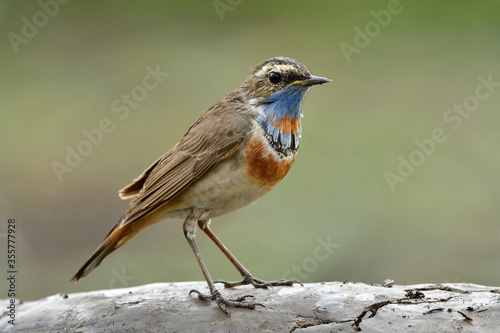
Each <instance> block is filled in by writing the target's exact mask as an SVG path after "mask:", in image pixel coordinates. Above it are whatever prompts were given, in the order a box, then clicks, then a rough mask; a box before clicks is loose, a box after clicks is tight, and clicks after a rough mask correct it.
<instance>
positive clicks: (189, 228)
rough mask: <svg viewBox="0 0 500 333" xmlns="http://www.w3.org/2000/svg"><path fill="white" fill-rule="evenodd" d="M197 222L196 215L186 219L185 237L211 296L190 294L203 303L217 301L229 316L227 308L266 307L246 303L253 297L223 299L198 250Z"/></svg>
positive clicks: (196, 291)
mask: <svg viewBox="0 0 500 333" xmlns="http://www.w3.org/2000/svg"><path fill="white" fill-rule="evenodd" d="M196 221H197V219H196V218H195V213H194V212H191V213H190V214H189V216H188V217H187V218H186V220H185V221H184V224H183V226H182V227H183V230H184V236H185V237H186V239H187V241H188V243H189V245H190V246H191V249H192V250H193V253H194V256H195V257H196V261H198V265H199V266H200V268H201V271H202V273H203V276H204V277H205V280H206V281H207V283H208V288H209V289H210V295H205V294H203V293H201V292H199V291H198V290H191V291H190V292H189V294H191V293H196V294H198V298H199V299H201V300H203V301H215V302H216V303H217V306H218V307H219V308H220V309H221V310H222V311H223V312H224V313H225V314H226V315H228V316H229V311H228V310H227V307H235V308H247V309H255V307H256V306H258V305H260V306H264V305H262V304H260V303H244V301H245V299H246V298H250V297H253V296H251V295H245V296H242V297H239V298H237V299H234V300H233V299H226V298H224V297H222V295H221V293H220V292H219V291H218V290H217V289H216V288H215V284H214V282H213V280H212V277H211V276H210V273H209V272H208V269H207V266H206V265H205V263H204V262H203V258H202V257H201V253H200V250H199V249H198V245H197V244H196V241H195V237H196Z"/></svg>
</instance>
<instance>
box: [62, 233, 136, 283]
mask: <svg viewBox="0 0 500 333" xmlns="http://www.w3.org/2000/svg"><path fill="white" fill-rule="evenodd" d="M131 231H132V230H131V228H128V227H127V226H123V227H120V226H119V224H118V225H116V226H115V227H114V228H113V229H112V230H111V231H110V233H109V234H108V235H107V236H106V238H105V239H104V241H103V242H102V243H101V245H99V247H98V248H97V250H96V251H95V252H94V254H93V255H92V256H91V257H90V258H89V259H88V260H87V261H86V262H85V264H83V266H82V267H81V268H80V269H79V270H78V272H76V274H75V276H73V278H72V279H71V281H70V282H77V281H78V280H80V279H81V278H83V277H85V276H87V275H88V274H89V273H90V272H92V270H94V268H96V267H97V266H99V264H100V263H101V262H102V261H103V259H104V258H106V257H107V256H108V254H110V253H111V252H113V251H114V250H116V249H117V248H119V247H120V246H122V245H123V244H125V243H126V242H127V241H128V240H129V239H130V238H132V237H133V236H134V235H135V233H136V232H131Z"/></svg>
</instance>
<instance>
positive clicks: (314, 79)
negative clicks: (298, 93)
mask: <svg viewBox="0 0 500 333" xmlns="http://www.w3.org/2000/svg"><path fill="white" fill-rule="evenodd" d="M327 82H332V80H330V79H327V78H326V77H321V76H315V75H311V76H310V77H308V78H306V79H304V80H298V81H295V82H293V83H292V84H300V85H302V86H306V87H309V86H314V85H316V84H323V83H327Z"/></svg>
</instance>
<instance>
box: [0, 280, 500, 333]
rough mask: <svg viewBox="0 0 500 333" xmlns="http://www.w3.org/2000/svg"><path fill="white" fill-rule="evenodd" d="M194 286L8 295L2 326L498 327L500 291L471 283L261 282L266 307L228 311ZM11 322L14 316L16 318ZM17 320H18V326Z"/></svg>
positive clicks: (229, 292)
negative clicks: (15, 299)
mask: <svg viewBox="0 0 500 333" xmlns="http://www.w3.org/2000/svg"><path fill="white" fill-rule="evenodd" d="M191 289H198V290H200V291H206V283H204V282H182V283H158V284H150V285H145V286H139V287H132V288H123V289H112V290H100V291H92V292H83V293H75V294H67V295H66V294H64V295H62V294H58V295H54V296H50V297H47V298H44V299H41V300H38V301H30V302H20V304H19V303H16V308H15V319H14V321H12V320H13V316H12V315H11V314H12V312H11V311H10V310H9V309H8V307H9V305H10V304H11V303H10V300H0V306H1V308H2V313H3V314H2V316H1V317H0V331H1V332H30V333H31V332H296V333H299V332H300V333H305V332H353V331H362V332H398V331H399V332H403V331H404V332H456V331H460V332H498V331H500V290H499V289H497V288H494V287H486V286H480V285H475V284H467V283H453V284H451V283H447V284H437V285H430V284H420V285H409V286H401V285H394V286H389V287H384V286H381V285H367V284H363V283H351V282H345V283H342V282H327V283H311V284H305V285H304V286H300V285H298V286H293V287H274V288H270V289H267V290H266V289H254V288H253V287H249V286H245V287H239V288H234V289H224V288H221V292H222V293H223V295H224V296H226V297H229V298H238V297H240V296H243V295H246V294H252V295H254V296H255V301H256V302H260V303H263V304H264V305H265V308H264V307H257V308H256V309H255V310H248V309H236V308H230V313H231V316H230V317H228V316H226V315H225V314H224V313H223V312H222V311H220V310H219V309H218V308H217V306H216V305H215V304H213V303H212V302H205V301H201V300H199V299H198V298H197V297H195V296H194V295H193V294H192V295H191V296H190V295H189V291H190V290H191ZM9 321H10V323H9ZM12 323H15V325H13V324H12Z"/></svg>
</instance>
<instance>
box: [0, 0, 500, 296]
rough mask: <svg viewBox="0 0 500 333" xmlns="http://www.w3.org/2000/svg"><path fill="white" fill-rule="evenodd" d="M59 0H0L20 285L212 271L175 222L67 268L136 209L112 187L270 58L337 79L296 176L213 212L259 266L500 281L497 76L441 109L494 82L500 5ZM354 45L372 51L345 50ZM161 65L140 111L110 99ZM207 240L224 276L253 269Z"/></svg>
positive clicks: (314, 116)
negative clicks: (249, 200) (86, 266)
mask: <svg viewBox="0 0 500 333" xmlns="http://www.w3.org/2000/svg"><path fill="white" fill-rule="evenodd" d="M42 3H43V1H42ZM45 3H47V4H48V5H47V6H46V8H45V9H44V8H43V6H41V5H40V4H39V3H38V2H37V1H22V2H21V1H2V2H0V21H1V23H0V35H1V36H2V38H1V41H0V112H1V121H0V167H1V172H0V221H1V224H0V254H1V263H2V265H1V266H2V270H4V271H6V270H7V269H6V266H5V263H6V238H5V237H6V234H5V233H6V230H7V219H8V218H9V217H14V218H15V219H16V221H17V234H16V237H17V239H16V241H17V244H16V246H17V254H18V257H17V265H18V269H19V274H18V286H17V289H18V290H17V291H18V297H20V298H23V299H28V300H31V299H37V298H41V297H44V296H48V295H51V294H54V293H57V292H77V291H86V290H95V289H106V288H119V287H129V286H134V285H141V284H147V283H153V282H166V281H191V280H202V279H203V276H202V274H201V272H200V270H199V268H198V265H197V263H196V261H195V259H194V257H193V255H192V253H191V250H190V248H189V246H188V244H187V242H186V241H185V239H184V236H183V233H182V228H181V224H182V221H178V220H172V221H169V222H167V223H161V224H158V225H155V226H152V227H150V228H149V229H147V230H145V231H143V232H142V233H141V234H139V235H138V236H137V237H136V238H134V239H133V240H132V241H130V242H129V243H127V244H126V245H125V246H123V247H122V248H121V249H120V250H119V251H117V252H115V253H113V254H112V255H111V256H109V257H108V258H107V259H106V260H105V261H104V262H103V263H102V264H101V266H100V267H99V268H98V269H96V270H95V271H94V272H93V273H92V274H91V275H90V276H88V277H87V278H85V279H84V280H82V281H81V282H79V283H78V284H76V285H70V284H68V281H69V279H70V278H71V277H72V275H73V274H74V273H75V271H76V270H77V269H78V268H79V267H80V265H81V264H83V262H84V261H85V260H86V259H87V258H88V257H89V256H90V254H91V253H92V252H93V251H94V249H95V248H96V247H97V245H98V244H99V243H100V242H101V240H102V239H103V238H104V236H105V235H106V234H107V232H108V231H109V230H110V229H111V228H112V226H113V225H114V224H115V223H116V221H117V220H118V219H119V217H120V216H121V214H122V213H123V212H124V211H125V209H126V207H127V206H128V204H127V202H126V201H122V200H120V199H119V198H118V196H117V190H118V189H120V188H121V187H123V186H124V185H127V184H128V183H129V182H130V181H131V180H132V179H133V178H135V177H136V176H137V175H139V174H140V173H141V172H142V171H143V169H145V168H146V167H147V166H149V164H150V163H151V162H153V161H154V160H155V159H156V158H157V157H158V156H160V155H161V154H163V153H164V152H165V151H167V150H168V149H169V148H170V147H172V146H173V145H174V144H175V143H176V142H177V140H178V139H179V138H180V137H181V136H182V135H183V134H184V133H185V131H186V130H187V128H188V127H189V126H190V125H191V124H192V123H193V122H194V121H195V120H196V119H197V118H198V117H199V116H200V115H201V114H202V113H203V112H204V111H206V110H207V109H208V108H209V107H210V106H211V105H213V104H214V103H216V102H217V101H218V100H219V99H220V98H222V97H223V96H225V95H226V94H227V93H229V92H230V91H232V90H233V89H235V88H236V87H237V86H238V85H239V84H240V83H241V82H243V80H244V79H245V78H246V77H247V75H248V74H249V73H250V70H251V68H252V67H253V66H255V65H256V64H258V63H259V62H260V61H261V60H263V59H266V58H269V57H272V56H290V57H294V58H296V59H298V60H299V61H300V62H302V63H304V64H305V65H306V66H308V67H309V69H310V70H311V71H312V72H313V73H314V74H316V75H321V76H327V77H329V78H331V79H332V80H333V82H332V83H330V84H328V85H324V86H320V87H315V88H313V89H312V90H311V91H310V92H309V94H308V96H307V98H306V100H305V102H304V103H303V111H304V115H305V117H304V120H303V125H302V126H303V136H302V141H301V147H300V152H299V156H298V158H297V160H296V163H295V165H294V167H293V168H292V170H291V172H290V173H289V174H288V176H287V177H286V178H285V180H284V181H283V182H282V183H281V184H280V185H279V186H277V187H276V188H275V189H274V190H273V191H271V192H270V193H269V194H268V195H267V196H265V197H264V198H262V199H261V200H259V201H258V202H257V203H256V204H253V205H251V206H249V207H247V208H245V209H241V210H240V211H237V212H234V213H232V214H229V215H226V216H223V217H220V218H217V219H216V220H215V221H214V222H213V229H214V231H215V232H216V233H217V234H218V235H219V237H220V238H221V239H222V240H223V241H224V242H225V244H226V245H227V246H228V247H229V249H231V250H232V252H233V253H234V254H235V255H236V256H237V257H238V258H239V259H240V260H241V261H242V262H243V263H244V264H245V266H247V267H248V268H249V269H250V270H251V272H252V273H253V274H254V275H255V276H257V277H260V278H262V279H267V280H271V279H278V278H282V277H285V276H286V277H298V278H300V279H301V280H302V281H303V282H316V281H344V280H347V281H359V282H365V283H382V282H383V280H384V279H387V278H390V279H394V280H395V281H396V283H399V284H412V283H427V282H429V283H440V282H473V283H478V284H486V285H500V262H499V261H500V223H499V215H500V202H499V191H500V172H499V170H500V131H499V129H500V112H499V105H500V87H499V86H498V83H497V85H496V86H495V85H493V86H492V87H490V88H491V90H492V91H491V92H490V94H489V96H488V97H487V98H483V100H480V101H479V105H476V106H475V107H474V108H475V111H473V112H470V113H467V114H468V116H467V117H462V116H459V117H460V119H461V124H460V126H458V128H453V127H452V125H453V124H456V123H455V121H458V120H455V121H454V122H446V121H445V119H444V118H443V117H444V116H445V115H446V114H448V113H447V112H453V111H447V110H449V109H452V108H453V107H454V105H460V104H463V103H464V101H467V102H468V103H473V102H474V96H475V93H476V89H480V92H482V93H483V94H486V93H488V92H489V91H488V90H487V89H485V88H484V87H482V88H481V87H480V88H478V86H479V85H480V84H481V81H480V79H479V77H483V78H484V79H488V77H489V76H491V80H492V81H495V82H500V57H499V55H500V35H499V31H500V21H499V20H498V14H499V13H500V1H483V2H480V3H478V2H476V3H474V4H472V3H471V2H469V1H440V2H437V3H436V2H432V3H431V2H427V1H404V0H401V1H400V2H399V4H397V3H395V2H388V1H369V2H368V1H365V2H363V3H362V2H360V1H356V2H354V1H322V2H321V1H318V2H305V1H232V2H230V1H229V0H220V1H198V2H180V1H179V2H175V3H174V2H152V1H151V2H148V1H146V2H138V1H137V2H124V1H117V0H116V1H86V2H83V1H71V2H69V3H67V4H59V3H58V2H55V0H52V1H50V0H46V1H45ZM391 3H392V4H391ZM54 4H58V5H57V7H56V6H55V5H54ZM47 8H48V9H47ZM390 9H392V10H393V11H398V12H397V13H393V14H390V22H389V21H388V20H389V19H388V17H387V16H384V15H383V14H380V13H384V12H381V11H385V12H386V13H387V12H389V10H390ZM372 11H373V12H374V13H376V14H375V16H377V15H378V16H379V17H380V15H382V17H383V19H384V20H385V21H383V23H384V24H383V25H385V26H383V25H382V24H381V23H377V21H376V19H375V16H374V14H373V13H372ZM40 12H41V13H40ZM44 13H45V14H44ZM377 13H378V14H377ZM389 13H390V12H389ZM45 19H46V20H45ZM379 19H380V18H379ZM26 22H28V23H26ZM35 23H36V24H37V25H38V26H39V27H37V26H34V27H35V29H33V27H31V29H30V27H29V25H30V24H35ZM377 27H378V28H377ZM366 28H368V29H371V30H369V31H368V33H369V35H371V37H370V36H368V39H367V38H363V37H360V36H359V30H361V31H365V29H366ZM358 29H359V30H358ZM365 33H366V32H365ZM357 35H358V37H356V36H357ZM356 43H357V44H356ZM347 44H349V45H351V47H356V45H358V46H360V47H358V48H357V50H356V51H355V52H353V53H351V54H349V55H347V56H346V52H343V49H342V47H344V48H345V47H347V46H346V45H347ZM361 46H362V47H361ZM351 50H352V49H351ZM148 66H149V67H150V68H153V69H154V68H156V67H157V66H158V68H159V69H160V70H161V71H162V72H166V73H168V76H167V77H165V78H164V80H163V81H162V82H161V83H160V84H159V85H158V86H157V87H156V89H153V90H151V91H148V92H147V96H145V97H144V98H143V100H141V101H140V102H138V103H137V105H136V106H134V108H129V111H130V112H129V113H128V115H127V116H124V113H122V112H119V113H116V112H114V111H113V108H112V103H113V102H114V101H115V100H117V99H118V100H120V99H121V96H122V95H123V94H128V95H130V94H131V92H132V91H133V89H136V91H138V90H137V89H140V88H136V87H137V86H141V85H142V82H143V79H144V77H145V76H146V75H147V74H148V71H147V69H146V68H147V67H148ZM120 105H121V106H123V105H124V104H120ZM451 115H453V116H454V117H458V114H457V113H450V114H448V116H451ZM120 116H122V118H123V119H121V118H120ZM106 118H108V119H109V120H110V121H111V123H112V126H113V130H112V131H111V132H110V133H107V134H104V136H103V138H102V141H101V142H100V143H99V144H97V145H93V146H92V147H91V148H90V151H89V152H88V154H87V156H83V157H82V161H81V162H80V163H78V165H77V166H76V167H73V168H71V169H72V172H66V173H64V174H63V175H62V176H61V181H60V179H58V177H57V176H56V173H55V172H54V168H53V164H54V162H57V163H61V164H66V162H65V159H66V155H67V147H71V148H72V149H77V146H78V145H79V144H81V142H82V141H83V140H86V137H85V136H84V134H83V132H82V131H84V130H87V131H91V130H92V129H95V128H98V126H99V124H100V122H101V121H102V119H106ZM455 119H456V118H455ZM436 128H437V129H441V130H442V131H443V133H444V135H446V140H445V142H442V143H437V144H436V145H435V149H434V151H433V152H432V153H431V154H429V155H425V157H424V159H423V160H421V161H420V162H419V163H420V165H419V166H417V167H415V170H414V171H413V173H412V174H411V175H409V176H408V177H406V178H404V179H405V181H404V182H398V183H395V184H394V186H393V189H392V190H391V187H390V186H389V184H388V182H387V181H386V178H385V176H384V174H385V173H386V172H392V173H394V174H397V173H398V166H399V164H400V156H401V157H402V158H404V159H408V158H409V156H410V155H411V154H412V153H413V156H414V157H418V153H414V151H416V150H417V149H418V147H417V146H416V144H415V142H414V141H415V140H416V139H418V140H425V139H429V138H431V133H432V131H433V130H434V129H436ZM393 190H394V191H393ZM198 241H199V245H200V247H201V250H202V253H203V256H204V258H205V261H206V263H207V265H208V267H209V270H210V272H211V274H212V276H213V277H214V278H215V279H227V280H236V279H238V278H240V276H239V275H238V273H237V272H236V270H234V269H233V267H232V266H231V265H230V263H229V262H228V261H227V260H226V259H225V258H224V257H223V255H222V254H221V253H220V252H219V251H218V249H217V248H216V247H215V246H214V245H213V244H212V243H211V242H210V241H209V240H208V238H207V237H205V236H204V235H203V234H201V233H200V234H199V236H198ZM324 244H329V245H327V246H325V245H324ZM0 281H1V282H0V287H1V290H4V291H5V292H3V291H1V293H2V295H3V296H2V297H4V298H5V297H7V295H6V289H7V285H6V282H7V281H6V280H5V279H0Z"/></svg>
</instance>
